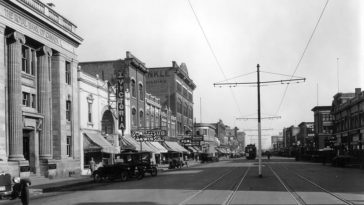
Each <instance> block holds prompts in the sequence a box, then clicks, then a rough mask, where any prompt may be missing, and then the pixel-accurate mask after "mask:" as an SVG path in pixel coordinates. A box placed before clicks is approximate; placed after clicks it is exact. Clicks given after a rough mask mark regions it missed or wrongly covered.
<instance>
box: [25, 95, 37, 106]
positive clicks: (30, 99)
mask: <svg viewBox="0 0 364 205" xmlns="http://www.w3.org/2000/svg"><path fill="white" fill-rule="evenodd" d="M36 104H37V103H36V95H35V94H30V93H27V92H23V105H24V106H25V107H32V108H35V107H36Z"/></svg>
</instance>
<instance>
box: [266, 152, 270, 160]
mask: <svg viewBox="0 0 364 205" xmlns="http://www.w3.org/2000/svg"><path fill="white" fill-rule="evenodd" d="M267 157H268V160H270V152H269V151H267Z"/></svg>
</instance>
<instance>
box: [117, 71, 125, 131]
mask: <svg viewBox="0 0 364 205" xmlns="http://www.w3.org/2000/svg"><path fill="white" fill-rule="evenodd" d="M117 79H118V83H117V89H116V97H117V108H118V119H119V129H120V130H124V129H125V89H124V88H125V86H124V82H125V78H124V75H123V73H122V72H119V75H118V78H117Z"/></svg>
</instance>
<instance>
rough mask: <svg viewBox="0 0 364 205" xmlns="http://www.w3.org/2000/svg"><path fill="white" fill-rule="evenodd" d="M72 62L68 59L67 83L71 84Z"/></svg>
mask: <svg viewBox="0 0 364 205" xmlns="http://www.w3.org/2000/svg"><path fill="white" fill-rule="evenodd" d="M71 80H72V77H71V63H70V62H67V61H66V83H67V84H68V85H71Z"/></svg>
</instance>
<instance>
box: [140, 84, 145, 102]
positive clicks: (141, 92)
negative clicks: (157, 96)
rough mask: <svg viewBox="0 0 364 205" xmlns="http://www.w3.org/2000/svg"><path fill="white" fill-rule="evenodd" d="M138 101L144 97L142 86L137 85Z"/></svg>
mask: <svg viewBox="0 0 364 205" xmlns="http://www.w3.org/2000/svg"><path fill="white" fill-rule="evenodd" d="M139 99H140V100H143V99H144V95H143V85H142V84H139Z"/></svg>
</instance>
